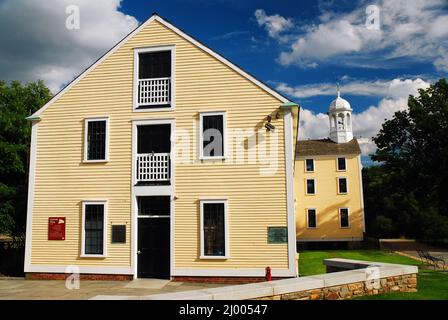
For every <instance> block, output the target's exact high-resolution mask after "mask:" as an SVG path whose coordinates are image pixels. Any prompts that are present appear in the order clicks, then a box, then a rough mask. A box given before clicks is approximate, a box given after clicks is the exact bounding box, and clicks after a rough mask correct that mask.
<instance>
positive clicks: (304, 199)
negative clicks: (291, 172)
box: [294, 92, 365, 243]
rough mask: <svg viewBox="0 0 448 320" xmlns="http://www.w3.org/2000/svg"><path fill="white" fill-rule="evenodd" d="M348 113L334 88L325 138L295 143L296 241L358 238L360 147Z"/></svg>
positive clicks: (361, 229)
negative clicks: (333, 97) (327, 132)
mask: <svg viewBox="0 0 448 320" xmlns="http://www.w3.org/2000/svg"><path fill="white" fill-rule="evenodd" d="M351 111H352V109H351V107H350V104H349V103H348V101H347V100H345V99H342V98H341V97H340V94H339V92H338V97H337V98H336V99H335V100H334V101H333V102H332V103H331V105H330V109H329V112H328V115H329V119H330V137H329V138H326V139H319V140H299V141H298V144H297V149H296V158H295V178H294V181H295V186H294V190H295V206H296V207H295V213H296V231H297V242H298V243H301V242H302V243H303V242H322V241H338V242H352V241H362V240H363V233H364V231H365V224H364V206H363V193H362V176H361V169H362V166H361V150H360V148H359V144H358V141H357V140H356V138H353V133H352V123H351Z"/></svg>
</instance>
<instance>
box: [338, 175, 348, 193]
mask: <svg viewBox="0 0 448 320" xmlns="http://www.w3.org/2000/svg"><path fill="white" fill-rule="evenodd" d="M338 193H341V194H344V193H347V178H338Z"/></svg>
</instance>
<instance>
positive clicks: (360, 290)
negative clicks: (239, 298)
mask: <svg viewBox="0 0 448 320" xmlns="http://www.w3.org/2000/svg"><path fill="white" fill-rule="evenodd" d="M388 292H417V275H416V274H407V275H402V276H395V277H388V278H382V279H379V281H378V285H377V286H374V287H372V286H371V285H369V286H368V285H367V284H366V283H365V282H354V283H349V284H344V285H339V286H334V287H328V288H319V289H313V290H306V291H298V292H290V293H285V294H280V295H273V296H269V297H263V298H258V299H257V300H342V299H351V298H355V297H360V296H365V295H375V294H382V293H388Z"/></svg>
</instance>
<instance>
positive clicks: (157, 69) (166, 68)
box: [138, 51, 171, 79]
mask: <svg viewBox="0 0 448 320" xmlns="http://www.w3.org/2000/svg"><path fill="white" fill-rule="evenodd" d="M138 71H139V79H153V78H169V77H171V51H159V52H147V53H140V54H139V70H138Z"/></svg>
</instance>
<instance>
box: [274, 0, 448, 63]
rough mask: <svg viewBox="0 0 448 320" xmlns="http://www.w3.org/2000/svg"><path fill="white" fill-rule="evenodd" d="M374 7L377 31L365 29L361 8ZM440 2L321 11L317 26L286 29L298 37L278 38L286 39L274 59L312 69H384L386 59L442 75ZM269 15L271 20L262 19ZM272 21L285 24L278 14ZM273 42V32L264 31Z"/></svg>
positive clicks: (446, 45) (391, 0) (447, 48)
mask: <svg viewBox="0 0 448 320" xmlns="http://www.w3.org/2000/svg"><path fill="white" fill-rule="evenodd" d="M371 4H374V5H376V6H377V7H378V8H379V10H380V11H379V13H380V15H379V17H380V28H379V30H375V29H370V28H367V27H366V25H365V23H366V17H367V16H366V11H365V10H366V7H367V5H371ZM447 7H448V5H447V3H446V0H413V1H412V2H409V1H407V0H377V1H373V3H371V2H369V3H367V2H366V1H362V0H359V1H358V7H357V8H356V9H355V10H353V11H351V12H345V13H335V12H334V11H331V9H327V8H326V9H325V10H327V11H324V12H322V13H321V14H320V16H319V20H318V21H317V23H313V24H308V25H301V26H300V29H299V28H293V27H292V26H289V27H288V29H289V30H294V31H295V30H302V32H299V33H291V34H286V35H284V37H285V38H287V39H293V40H291V42H290V44H289V48H287V49H286V50H283V52H282V53H281V54H280V56H279V59H278V61H279V62H280V63H281V64H282V65H285V66H287V65H297V66H299V67H301V68H310V67H312V68H315V67H316V66H317V65H318V64H322V63H325V64H339V65H340V64H346V65H350V66H360V67H380V66H382V67H387V66H388V61H393V60H394V59H410V60H412V61H427V62H431V63H433V64H434V66H435V67H436V68H437V69H438V70H440V71H445V72H446V71H448V10H447ZM267 17H274V16H267ZM275 17H276V20H279V21H284V20H287V21H291V20H290V19H287V18H284V17H282V16H279V15H275ZM269 35H270V36H271V37H273V38H275V34H274V35H273V34H271V33H269Z"/></svg>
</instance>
